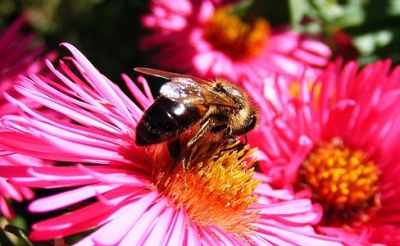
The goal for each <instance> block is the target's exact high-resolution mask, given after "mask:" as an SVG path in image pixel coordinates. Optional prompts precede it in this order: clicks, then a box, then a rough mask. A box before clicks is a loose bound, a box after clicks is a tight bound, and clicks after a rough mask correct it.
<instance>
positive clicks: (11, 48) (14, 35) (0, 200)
mask: <svg viewBox="0 0 400 246" xmlns="http://www.w3.org/2000/svg"><path fill="white" fill-rule="evenodd" d="M23 25H24V20H23V19H22V18H20V19H18V20H16V21H15V22H14V23H13V24H12V25H11V26H9V27H8V29H7V30H5V31H4V32H3V33H1V34H0V92H1V93H0V117H1V116H3V115H7V114H16V113H17V112H18V108H17V107H16V106H15V105H13V104H11V103H9V102H8V101H7V100H6V99H5V98H4V94H3V93H4V92H6V93H8V94H9V95H12V96H15V97H16V98H17V99H18V100H20V101H23V102H24V103H25V104H26V105H29V106H30V107H37V106H38V105H39V104H38V103H36V102H34V101H33V100H31V99H28V98H24V97H23V96H21V95H18V93H17V92H16V91H15V90H14V89H13V86H14V84H15V80H16V79H17V77H18V76H20V75H23V74H25V75H26V74H28V73H30V72H38V71H40V70H41V69H42V67H43V66H44V60H42V61H41V60H40V59H38V58H39V57H40V56H41V55H42V54H43V51H44V47H43V46H37V47H34V48H33V47H32V43H33V40H34V36H33V35H29V34H24V33H23V32H22V28H23ZM49 57H50V56H49ZM0 130H1V128H0ZM0 152H1V150H0ZM45 163H46V162H44V161H42V160H40V159H37V158H32V157H28V156H23V155H17V154H14V155H13V154H9V155H3V156H0V165H6V166H10V165H16V166H20V165H32V166H41V165H44V164H45ZM33 196H34V193H33V191H32V190H31V189H28V188H26V187H23V186H19V185H16V184H13V183H12V182H8V181H6V180H5V179H3V178H0V212H1V213H2V214H3V215H4V216H5V217H6V218H9V219H10V218H13V217H14V213H13V211H12V210H11V208H10V206H9V203H8V202H7V200H8V199H13V200H15V201H18V202H21V201H22V200H24V199H32V198H33Z"/></svg>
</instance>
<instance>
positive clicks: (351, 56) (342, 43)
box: [332, 29, 360, 61]
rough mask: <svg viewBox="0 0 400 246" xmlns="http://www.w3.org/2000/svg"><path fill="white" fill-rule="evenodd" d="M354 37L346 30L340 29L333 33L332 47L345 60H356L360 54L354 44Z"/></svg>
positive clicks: (336, 54) (335, 53)
mask: <svg viewBox="0 0 400 246" xmlns="http://www.w3.org/2000/svg"><path fill="white" fill-rule="evenodd" d="M352 40H353V37H352V36H351V35H350V34H348V33H346V32H345V31H343V30H341V29H338V30H336V31H335V32H334V33H333V35H332V47H333V48H332V49H333V53H334V55H335V56H337V57H342V58H343V59H344V60H345V61H350V60H355V59H356V58H357V57H358V56H359V55H360V54H359V52H358V50H357V48H356V47H355V46H354V44H353V41H352Z"/></svg>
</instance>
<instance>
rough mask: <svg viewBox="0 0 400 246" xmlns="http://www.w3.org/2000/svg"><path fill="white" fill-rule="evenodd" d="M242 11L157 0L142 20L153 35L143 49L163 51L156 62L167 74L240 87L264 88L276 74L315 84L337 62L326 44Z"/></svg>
mask: <svg viewBox="0 0 400 246" xmlns="http://www.w3.org/2000/svg"><path fill="white" fill-rule="evenodd" d="M225 2H226V1H225ZM231 2H232V1H231ZM241 6H242V5H241V4H240V3H239V4H236V5H232V4H224V3H222V2H221V1H218V0H215V1H213V0H203V1H194V0H179V1H174V2H171V1H167V0H151V1H150V11H151V13H149V14H147V15H145V16H144V17H143V18H142V23H143V26H144V27H145V28H147V29H148V30H150V31H151V34H149V35H148V36H145V37H144V38H143V39H142V40H141V44H142V48H143V49H145V50H149V49H154V48H155V49H158V52H156V53H155V55H154V57H153V62H154V63H155V64H157V66H158V67H159V68H161V69H167V70H168V69H170V70H176V71H178V72H187V73H191V74H193V75H195V76H199V77H203V78H212V79H214V78H215V77H224V78H226V79H229V80H231V81H232V82H234V83H239V81H242V80H250V81H256V82H259V81H260V80H261V79H260V78H262V77H264V76H266V75H267V74H270V73H272V72H277V73H280V74H283V75H287V76H291V77H292V76H294V77H298V76H300V75H303V74H305V76H307V78H310V79H314V78H315V77H316V76H317V75H318V74H320V72H321V69H322V68H323V67H324V66H325V65H326V64H327V63H328V60H329V58H330V56H331V51H330V49H329V48H328V47H327V46H326V45H325V44H323V43H321V42H318V41H314V40H310V39H305V38H304V37H302V36H301V35H300V34H298V33H296V32H294V31H286V30H284V29H282V28H280V29H273V28H272V27H271V26H270V24H269V23H268V22H267V20H265V19H263V18H260V17H255V16H243V15H241V13H242V12H241V10H239V8H240V7H241Z"/></svg>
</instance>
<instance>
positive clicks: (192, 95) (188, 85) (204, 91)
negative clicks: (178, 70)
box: [160, 77, 236, 108]
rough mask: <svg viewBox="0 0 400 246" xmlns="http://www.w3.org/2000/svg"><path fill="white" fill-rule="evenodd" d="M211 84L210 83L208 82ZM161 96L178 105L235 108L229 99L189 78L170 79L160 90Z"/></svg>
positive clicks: (206, 85)
mask: <svg viewBox="0 0 400 246" xmlns="http://www.w3.org/2000/svg"><path fill="white" fill-rule="evenodd" d="M208 83H209V84H212V83H211V82H208ZM160 93H161V95H163V96H165V97H167V98H169V99H171V100H173V101H176V102H180V103H195V104H196V103H199V104H207V105H218V106H225V107H230V108H236V104H235V102H234V101H232V100H231V99H230V98H229V97H225V96H224V95H222V94H221V93H219V92H217V91H214V90H213V88H212V87H210V86H209V85H208V84H199V83H197V82H196V81H193V80H192V79H190V78H182V77H177V78H172V79H171V82H168V83H165V84H164V85H163V86H162V87H161V89H160Z"/></svg>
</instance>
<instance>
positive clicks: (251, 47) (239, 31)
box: [204, 7, 271, 60]
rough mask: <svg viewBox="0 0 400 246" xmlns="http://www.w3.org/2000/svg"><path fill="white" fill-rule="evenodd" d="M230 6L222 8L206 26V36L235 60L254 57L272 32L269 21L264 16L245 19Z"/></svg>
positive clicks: (265, 43)
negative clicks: (233, 11)
mask: <svg viewBox="0 0 400 246" xmlns="http://www.w3.org/2000/svg"><path fill="white" fill-rule="evenodd" d="M230 10H231V8H230V7H225V8H220V9H217V10H216V11H215V14H214V15H213V17H212V18H211V19H210V20H209V21H208V22H207V23H206V25H205V28H204V32H205V33H204V35H205V38H206V39H207V40H208V41H209V42H210V43H211V44H212V45H213V46H214V48H215V49H217V50H221V51H222V52H224V53H225V54H227V55H228V56H229V57H231V58H232V59H235V60H244V59H249V58H253V57H255V56H257V55H259V54H260V52H261V50H262V49H264V47H265V46H266V45H267V42H268V38H269V36H270V34H271V28H270V25H269V24H268V22H267V21H266V20H265V19H262V18H256V19H254V20H251V21H244V20H242V19H241V18H239V17H237V16H234V15H232V14H231V13H230V12H231V11H230Z"/></svg>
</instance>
